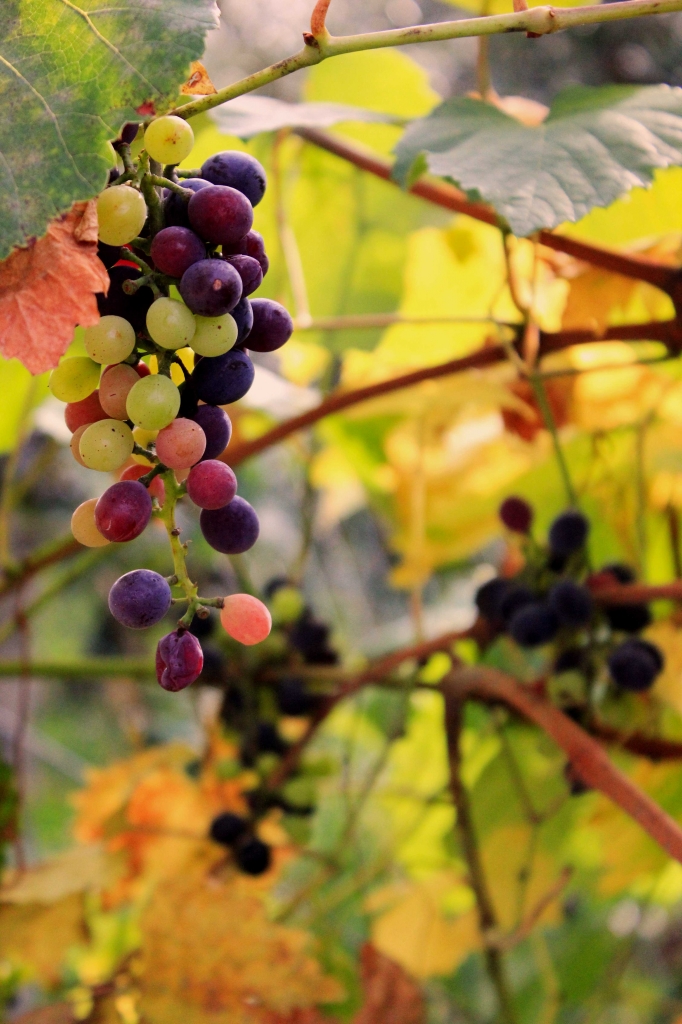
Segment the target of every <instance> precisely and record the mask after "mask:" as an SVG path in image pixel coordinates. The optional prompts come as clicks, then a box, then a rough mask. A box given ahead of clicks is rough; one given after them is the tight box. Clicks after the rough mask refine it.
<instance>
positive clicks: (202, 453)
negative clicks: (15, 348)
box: [49, 115, 293, 691]
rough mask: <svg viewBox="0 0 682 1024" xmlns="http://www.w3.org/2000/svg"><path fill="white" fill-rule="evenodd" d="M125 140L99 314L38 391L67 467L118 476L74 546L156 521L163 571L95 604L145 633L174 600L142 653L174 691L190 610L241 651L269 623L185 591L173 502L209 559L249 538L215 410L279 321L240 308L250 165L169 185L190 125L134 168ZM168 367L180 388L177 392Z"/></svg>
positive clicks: (132, 575) (155, 124)
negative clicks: (217, 626)
mask: <svg viewBox="0 0 682 1024" xmlns="http://www.w3.org/2000/svg"><path fill="white" fill-rule="evenodd" d="M138 131H139V126H138V125H136V124H129V125H126V126H125V128H124V129H123V131H122V133H121V137H120V138H119V139H118V140H117V141H116V142H115V143H114V148H115V150H116V151H117V153H118V154H119V156H120V158H121V162H122V165H123V172H122V173H119V171H118V170H117V171H115V172H112V174H111V175H110V178H111V180H110V183H109V185H108V186H107V187H106V188H105V189H104V191H103V192H102V193H101V194H100V196H99V197H98V200H97V212H98V220H99V240H100V243H99V255H100V258H101V259H102V261H103V262H104V263H105V265H106V266H107V268H108V271H109V277H110V287H109V291H108V293H107V294H106V296H104V295H100V296H98V304H99V310H100V320H99V322H98V323H97V324H96V325H95V326H93V327H88V328H86V329H85V331H84V345H85V351H86V355H85V356H75V357H69V358H65V359H62V361H61V362H60V364H59V366H58V367H57V368H56V369H55V370H54V371H53V372H52V374H51V377H50V382H49V387H50V390H51V391H52V394H53V395H54V396H55V397H56V398H58V399H60V400H61V401H63V402H65V403H66V410H65V421H66V424H67V426H68V428H69V430H70V431H71V432H72V435H73V436H72V439H71V451H72V453H73V456H74V458H75V459H76V460H77V461H78V462H79V463H80V464H81V465H83V466H86V467H88V468H89V469H93V470H97V471H99V472H104V473H109V472H113V473H117V474H118V475H119V479H118V481H117V482H116V483H114V484H112V485H111V486H110V487H108V488H107V490H105V492H104V493H103V494H102V495H101V497H100V498H98V499H91V500H89V501H86V502H84V503H83V504H82V505H80V506H79V507H78V508H77V509H76V511H75V512H74V514H73V517H72V524H71V525H72V532H73V535H74V537H75V538H76V539H77V540H78V541H80V543H82V544H84V545H86V546H88V547H99V546H103V545H105V544H109V543H111V542H116V543H121V542H127V541H131V540H134V539H135V538H136V537H139V536H140V534H141V533H142V532H143V531H144V530H145V528H146V527H147V525H148V524H149V522H150V520H151V518H152V517H153V516H154V517H157V518H158V519H160V520H161V521H162V522H163V523H164V525H165V527H166V530H167V533H168V538H169V541H170V546H171V552H172V557H173V573H172V575H170V576H168V577H163V576H161V575H160V574H159V573H157V572H152V571H151V570H149V569H145V568H140V569H135V570H133V571H132V572H128V573H126V574H125V575H124V576H121V577H120V579H118V580H116V582H115V583H114V585H113V586H112V588H111V591H110V593H109V608H110V610H111V613H112V615H113V616H114V618H116V619H117V620H118V621H119V622H120V623H122V624H123V625H125V626H128V627H130V628H131V629H145V628H147V627H149V626H153V625H155V624H156V623H157V622H159V621H160V620H161V619H162V618H163V617H164V616H165V615H166V614H167V612H168V611H169V609H170V607H171V604H174V603H184V604H186V606H187V609H186V612H185V614H184V615H183V616H182V618H180V620H179V622H178V625H177V628H176V629H175V630H174V631H173V632H172V633H169V634H168V635H166V636H164V637H163V638H162V639H161V640H160V641H159V644H158V647H157V652H156V670H157V677H158V680H159V683H160V684H161V686H162V687H163V688H164V689H166V690H171V691H177V690H182V689H184V688H185V687H186V686H189V685H190V684H191V683H192V682H194V681H195V680H196V679H197V678H198V677H199V675H200V674H201V671H202V668H203V653H202V649H201V645H200V644H199V642H198V640H197V639H196V637H195V636H194V635H193V634H192V632H190V630H189V626H190V624H191V623H192V621H193V620H194V619H195V616H197V617H199V618H201V617H202V616H204V617H205V616H207V615H208V614H209V611H208V609H209V608H210V607H215V608H219V609H220V610H221V611H220V619H221V623H222V625H223V627H224V629H225V630H226V632H227V633H228V634H229V635H230V636H231V637H232V638H233V639H235V640H237V641H240V642H241V643H243V644H247V645H251V644H256V643H259V642H260V641H262V640H264V639H265V637H267V636H268V634H269V632H270V628H271V618H270V613H269V611H268V609H267V607H266V606H265V605H264V604H263V603H262V602H261V601H259V600H258V599H257V598H255V597H253V596H252V595H250V594H232V595H230V596H228V597H215V598H207V597H202V596H200V595H199V593H198V588H197V586H196V584H195V583H193V582H192V580H191V579H190V577H189V575H188V571H187V567H186V562H185V555H186V551H187V545H186V544H183V543H182V542H181V540H180V531H179V529H178V528H177V527H176V525H175V508H176V505H177V502H178V501H179V500H180V499H181V498H183V497H184V496H185V495H187V496H188V497H189V498H190V500H191V501H192V502H194V503H195V504H196V505H197V506H198V507H199V508H200V509H201V514H200V527H201V531H202V533H203V535H204V537H205V539H206V540H207V542H208V543H209V544H210V545H211V547H213V548H214V549H215V550H216V551H220V552H222V553H224V554H228V555H230V554H240V553H242V552H244V551H247V550H248V549H249V548H251V547H252V546H253V544H255V542H256V540H257V538H258V533H259V523H258V517H257V515H256V513H255V511H254V509H253V508H252V507H251V505H250V504H249V503H248V502H247V501H245V500H244V499H243V498H242V497H240V496H239V495H238V494H237V479H236V477H235V474H234V473H233V471H232V470H231V469H230V467H229V466H228V465H227V464H226V463H225V462H223V461H221V458H220V457H221V456H222V455H223V452H224V451H225V449H226V448H227V446H228V443H229V441H230V436H231V432H232V427H231V423H230V419H229V417H228V415H227V413H226V412H225V411H224V409H223V408H222V407H223V406H226V405H230V404H231V403H233V402H236V401H238V400H239V399H240V398H243V397H244V395H245V394H246V393H247V391H248V390H249V388H250V387H251V384H252V383H253V380H254V366H253V363H252V361H251V358H250V357H249V352H248V351H247V348H246V344H247V342H248V348H249V350H251V351H256V352H273V351H275V350H276V349H279V348H280V347H281V346H282V345H284V344H285V342H286V341H288V339H289V338H290V337H291V334H292V332H293V322H292V320H291V317H290V316H289V313H288V312H287V310H286V309H285V308H284V307H283V306H281V305H280V304H279V303H277V302H273V301H271V300H270V299H263V298H257V299H249V296H250V295H251V294H252V293H253V292H254V291H255V290H256V289H257V288H258V287H259V285H260V284H261V282H262V280H263V276H264V274H266V273H267V271H268V266H269V262H268V257H267V255H266V253H265V248H264V244H263V239H262V237H261V235H260V234H259V233H258V232H257V231H254V230H253V207H254V206H255V205H256V204H257V203H259V202H260V200H261V199H262V198H263V194H264V192H265V188H266V175H265V171H264V170H263V168H262V166H261V165H260V163H259V162H258V161H257V160H255V159H254V158H253V157H251V156H249V155H248V154H246V153H243V152H240V151H236V150H235V151H230V150H228V151H225V152H221V153H217V154H215V155H214V156H212V157H210V158H209V159H208V160H206V162H205V163H204V164H203V166H202V168H201V171H200V172H199V174H200V176H196V172H195V176H191V177H188V178H186V179H185V180H184V182H181V181H180V180H179V178H178V172H177V165H178V164H179V163H180V162H181V161H182V160H184V159H185V158H186V157H187V156H188V155H189V153H190V151H191V149H192V146H193V143H194V136H193V132H192V129H191V127H190V125H189V124H188V123H187V122H186V121H185V120H183V119H182V118H180V117H176V116H174V115H167V116H162V117H158V118H157V119H156V120H154V121H152V122H151V123H150V124H149V125H148V127H147V128H146V131H145V132H144V148H143V149H142V150H141V152H140V154H139V157H138V159H137V160H134V159H133V157H132V153H131V143H132V142H133V141H134V140H135V138H136V137H137V135H138ZM163 165H165V169H163ZM162 169H163V174H162V173H161V171H162ZM175 296H179V298H178V297H175ZM181 350H184V353H183V352H181ZM190 350H191V353H190ZM188 354H189V358H182V356H185V357H186V356H187V355H188ZM150 357H155V360H154V359H152V358H150ZM154 361H155V363H156V366H155V369H156V372H153V370H152V368H154ZM186 363H187V364H189V365H191V367H192V368H191V370H190V369H188V367H187V365H186ZM149 364H151V367H152V368H150V365H149ZM174 366H175V367H178V368H179V370H180V371H181V374H182V377H183V378H184V379H183V380H182V382H181V383H180V384H179V385H178V384H176V383H175V381H174V380H173V377H172V375H171V370H172V368H173V367H174ZM177 379H181V378H180V376H178V377H177Z"/></svg>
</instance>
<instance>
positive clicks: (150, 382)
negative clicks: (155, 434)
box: [126, 373, 180, 430]
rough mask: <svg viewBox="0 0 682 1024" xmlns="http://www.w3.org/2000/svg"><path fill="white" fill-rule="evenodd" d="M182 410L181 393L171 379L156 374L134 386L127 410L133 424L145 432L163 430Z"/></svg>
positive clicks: (127, 403) (144, 378) (130, 393)
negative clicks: (180, 409)
mask: <svg viewBox="0 0 682 1024" xmlns="http://www.w3.org/2000/svg"><path fill="white" fill-rule="evenodd" d="M179 408H180V392H179V391H178V389H177V386H176V385H175V384H174V383H173V381H172V380H171V379H170V377H165V376H164V375H163V374H160V373H155V374H152V375H151V376H149V377H142V378H140V380H138V381H137V382H136V383H135V384H133V386H132V388H131V389H130V392H129V393H128V399H127V401H126V410H127V412H128V417H129V419H131V420H132V421H133V423H134V424H135V425H136V426H138V427H142V428H143V429H144V430H163V428H164V427H167V426H168V424H169V423H172V422H173V420H174V419H175V417H176V416H177V414H178V409H179Z"/></svg>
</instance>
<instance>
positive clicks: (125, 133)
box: [113, 121, 140, 149]
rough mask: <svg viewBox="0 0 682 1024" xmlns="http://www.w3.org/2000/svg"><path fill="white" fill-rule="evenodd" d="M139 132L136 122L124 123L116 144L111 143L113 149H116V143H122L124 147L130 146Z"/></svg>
mask: <svg viewBox="0 0 682 1024" xmlns="http://www.w3.org/2000/svg"><path fill="white" fill-rule="evenodd" d="M139 130H140V126H139V124H138V123H137V121H126V123H125V124H124V125H123V127H122V128H121V131H120V133H119V136H118V138H117V140H116V142H114V143H113V146H114V149H116V143H121V142H122V143H123V145H124V146H131V145H132V144H133V142H134V141H135V139H136V138H137V133H138V131H139Z"/></svg>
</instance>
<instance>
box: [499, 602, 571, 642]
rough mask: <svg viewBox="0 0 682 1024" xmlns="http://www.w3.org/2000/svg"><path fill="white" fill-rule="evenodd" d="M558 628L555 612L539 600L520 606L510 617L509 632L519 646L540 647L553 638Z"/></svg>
mask: <svg viewBox="0 0 682 1024" xmlns="http://www.w3.org/2000/svg"><path fill="white" fill-rule="evenodd" d="M558 629H559V620H558V619H557V616H556V613H555V612H554V611H553V610H552V609H551V608H550V607H549V606H548V605H546V604H542V602H541V601H534V602H533V603H532V604H526V605H524V606H523V608H520V609H519V610H518V611H517V612H516V613H515V614H514V615H513V616H512V618H511V621H510V623H509V633H510V635H511V636H512V637H513V639H514V640H516V642H517V644H519V645H520V646H521V647H541V646H542V645H543V644H548V643H549V642H550V640H553V639H554V637H555V636H556V633H557V630H558Z"/></svg>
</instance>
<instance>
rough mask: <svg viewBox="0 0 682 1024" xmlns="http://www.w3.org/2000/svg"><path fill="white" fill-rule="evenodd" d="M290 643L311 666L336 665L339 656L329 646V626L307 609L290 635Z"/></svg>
mask: <svg viewBox="0 0 682 1024" xmlns="http://www.w3.org/2000/svg"><path fill="white" fill-rule="evenodd" d="M289 642H290V644H291V646H292V647H294V648H295V649H296V650H297V651H299V652H300V653H301V654H302V655H303V658H304V660H305V661H306V662H307V663H308V664H309V665H335V664H336V663H337V661H338V660H339V659H338V655H337V653H336V651H334V650H333V649H332V648H331V647H330V646H329V626H327V625H326V624H325V623H324V622H318V620H317V619H316V618H315V617H314V616H313V614H312V612H311V611H310V609H309V608H305V609H304V610H303V612H302V614H301V616H300V617H299V619H298V621H297V622H296V624H295V626H294V628H293V629H292V630H291V633H290V634H289Z"/></svg>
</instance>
